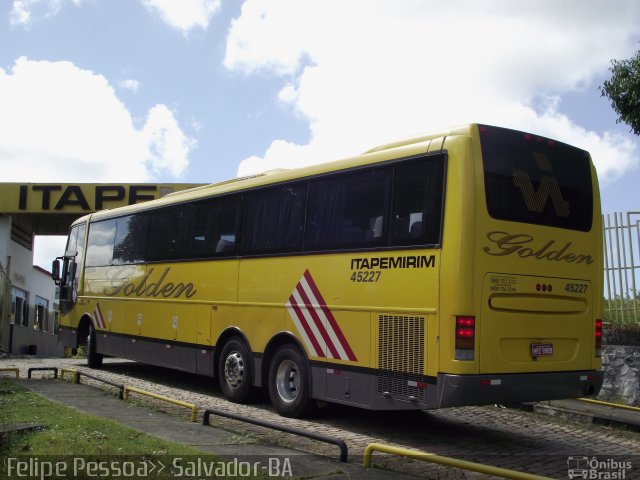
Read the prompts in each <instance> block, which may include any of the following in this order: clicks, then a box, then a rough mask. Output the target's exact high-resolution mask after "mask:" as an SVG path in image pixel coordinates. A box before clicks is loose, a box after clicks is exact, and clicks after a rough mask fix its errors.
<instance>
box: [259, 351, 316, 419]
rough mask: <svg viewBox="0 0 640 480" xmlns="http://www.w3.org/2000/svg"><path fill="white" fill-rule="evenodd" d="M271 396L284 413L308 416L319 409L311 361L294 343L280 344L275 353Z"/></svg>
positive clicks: (289, 415)
mask: <svg viewBox="0 0 640 480" xmlns="http://www.w3.org/2000/svg"><path fill="white" fill-rule="evenodd" d="M269 397H270V399H271V404H272V405H273V407H274V408H275V409H276V411H277V412H278V413H279V414H280V415H282V416H283V417H292V418H300V417H305V416H308V415H310V414H311V413H312V412H313V411H314V409H315V406H316V404H315V400H313V399H312V398H311V382H310V375H309V367H308V364H307V362H306V359H305V358H304V355H303V354H302V353H301V352H300V350H299V349H298V348H296V347H295V346H293V345H284V346H282V347H280V349H279V350H278V351H277V352H276V354H275V355H274V356H273V360H272V361H271V365H270V367H269Z"/></svg>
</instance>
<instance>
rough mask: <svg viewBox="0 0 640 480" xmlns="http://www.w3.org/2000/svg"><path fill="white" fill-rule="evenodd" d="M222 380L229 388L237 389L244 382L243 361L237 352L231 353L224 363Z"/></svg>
mask: <svg viewBox="0 0 640 480" xmlns="http://www.w3.org/2000/svg"><path fill="white" fill-rule="evenodd" d="M224 378H225V379H226V381H227V384H228V385H229V386H230V387H231V388H238V387H239V386H240V385H242V381H243V380H244V360H243V359H242V355H240V354H239V353H238V352H231V353H230V354H229V356H228V357H227V359H226V360H225V362H224Z"/></svg>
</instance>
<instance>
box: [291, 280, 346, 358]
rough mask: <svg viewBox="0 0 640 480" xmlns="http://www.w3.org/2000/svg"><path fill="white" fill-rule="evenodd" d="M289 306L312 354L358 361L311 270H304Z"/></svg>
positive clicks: (292, 293)
mask: <svg viewBox="0 0 640 480" xmlns="http://www.w3.org/2000/svg"><path fill="white" fill-rule="evenodd" d="M285 306H286V308H287V311H288V312H289V315H290V316H291V320H293V323H294V325H295V326H296V328H297V329H298V332H300V336H301V337H302V339H303V340H304V344H305V346H306V347H307V350H308V351H309V352H311V354H313V355H315V356H317V357H329V358H333V359H337V360H349V361H352V362H355V361H357V358H356V356H355V354H354V353H353V350H352V349H351V346H350V345H349V342H348V341H347V339H346V338H345V336H344V333H342V330H341V329H340V325H338V322H336V319H335V317H334V316H333V313H331V310H330V309H329V307H328V306H327V302H325V300H324V298H323V297H322V294H321V293H320V290H319V289H318V286H317V285H316V282H315V281H314V280H313V277H312V276H311V273H309V270H306V271H305V272H304V274H303V275H302V278H301V279H300V281H299V282H298V284H297V285H296V286H295V288H294V289H293V292H291V296H290V297H289V301H288V302H287V303H286V304H285Z"/></svg>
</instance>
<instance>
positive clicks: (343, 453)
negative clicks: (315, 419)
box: [202, 408, 349, 462]
mask: <svg viewBox="0 0 640 480" xmlns="http://www.w3.org/2000/svg"><path fill="white" fill-rule="evenodd" d="M210 415H217V416H219V417H224V418H231V419H232V420H238V421H240V422H246V423H251V424H253V425H258V426H259V427H265V428H271V429H273V430H279V431H281V432H285V433H290V434H292V435H298V436H301V437H306V438H310V439H312V440H318V441H319V442H324V443H330V444H332V445H335V446H336V447H338V448H339V449H340V461H341V462H346V461H347V459H348V457H349V450H348V448H347V444H346V443H345V442H344V440H342V439H340V438H335V437H330V436H328V435H322V434H320V433H316V432H308V431H306V430H302V429H300V428H294V427H289V426H287V425H283V424H281V423H274V422H268V421H266V420H258V419H257V418H251V417H245V416H243V415H236V414H234V413H231V412H225V411H223V410H215V409H213V408H207V409H206V410H205V411H204V415H203V417H202V424H203V425H209V424H210V423H209V416H210Z"/></svg>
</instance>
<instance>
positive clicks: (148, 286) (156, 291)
mask: <svg viewBox="0 0 640 480" xmlns="http://www.w3.org/2000/svg"><path fill="white" fill-rule="evenodd" d="M154 271H155V268H151V269H149V271H148V272H147V273H146V274H145V276H144V277H142V278H141V279H140V281H138V282H137V283H135V282H133V281H125V282H123V283H122V284H121V285H118V286H114V287H110V289H108V288H107V289H105V291H104V293H105V295H108V296H110V297H115V296H116V295H118V294H120V293H122V294H123V295H124V296H126V297H131V296H136V297H164V298H169V297H172V298H179V297H180V296H182V295H184V296H185V297H186V298H191V297H193V296H194V295H195V294H196V293H197V291H196V289H195V288H194V286H193V283H182V282H180V283H173V282H169V281H167V276H168V275H169V272H170V271H171V267H167V268H165V269H164V271H163V272H162V274H161V275H160V277H159V278H158V279H157V280H152V276H153V272H154ZM116 280H117V279H116Z"/></svg>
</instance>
